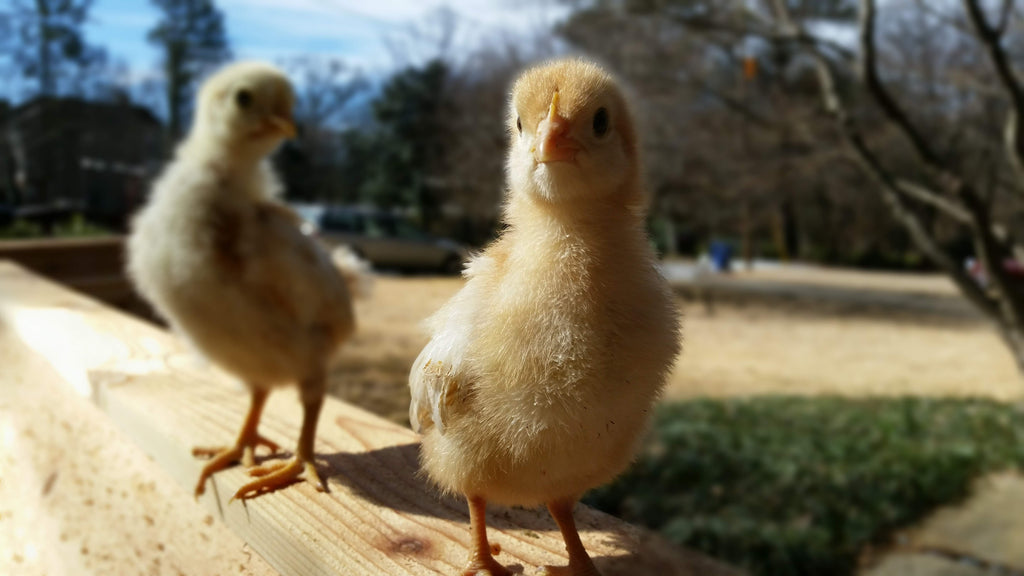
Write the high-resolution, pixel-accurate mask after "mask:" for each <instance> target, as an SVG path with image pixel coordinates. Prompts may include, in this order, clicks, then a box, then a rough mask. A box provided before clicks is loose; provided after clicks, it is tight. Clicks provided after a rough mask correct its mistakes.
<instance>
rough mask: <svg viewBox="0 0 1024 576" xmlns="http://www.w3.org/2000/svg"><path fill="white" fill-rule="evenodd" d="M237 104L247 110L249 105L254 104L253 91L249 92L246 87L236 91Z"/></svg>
mask: <svg viewBox="0 0 1024 576" xmlns="http://www.w3.org/2000/svg"><path fill="white" fill-rule="evenodd" d="M235 104H238V107H239V108H241V109H243V110H245V109H246V108H248V107H249V106H252V92H249V91H248V90H246V89H244V88H243V89H241V90H239V91H238V92H236V93H235Z"/></svg>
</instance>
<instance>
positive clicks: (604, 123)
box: [594, 108, 608, 138]
mask: <svg viewBox="0 0 1024 576" xmlns="http://www.w3.org/2000/svg"><path fill="white" fill-rule="evenodd" d="M607 133H608V110H607V109H606V108H598V109H597V112H594V135H595V136H597V137H598V138H600V137H601V136H604V135H605V134H607Z"/></svg>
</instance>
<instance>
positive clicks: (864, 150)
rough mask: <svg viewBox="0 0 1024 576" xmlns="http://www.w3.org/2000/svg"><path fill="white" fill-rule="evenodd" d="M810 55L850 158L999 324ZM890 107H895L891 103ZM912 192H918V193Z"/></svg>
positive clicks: (789, 22) (827, 68)
mask: <svg viewBox="0 0 1024 576" xmlns="http://www.w3.org/2000/svg"><path fill="white" fill-rule="evenodd" d="M865 2H866V3H868V4H871V6H870V7H871V8H873V3H871V2H870V0H865ZM772 4H773V6H774V9H775V13H776V15H777V17H778V18H779V19H780V21H782V23H783V25H784V26H786V27H787V28H790V29H796V28H797V24H796V23H795V22H794V21H793V19H792V17H791V16H790V13H789V9H788V7H787V6H786V2H785V0H772ZM863 6H864V4H862V7H863ZM870 23H871V22H870V20H868V19H866V18H865V17H864V15H863V13H862V16H861V26H862V28H861V37H862V41H863V39H864V38H865V33H864V28H865V24H870ZM866 37H867V39H868V41H869V42H868V43H869V44H870V43H872V41H873V38H872V37H871V36H870V34H868V35H867V36H866ZM811 53H812V55H813V56H814V59H815V66H816V70H817V76H818V85H819V87H820V89H821V95H822V98H823V100H824V104H825V109H826V110H827V111H828V112H829V113H830V114H832V115H833V116H834V117H835V118H836V120H837V122H838V124H839V127H840V130H841V132H842V134H843V137H844V138H845V140H846V142H847V144H848V145H849V146H850V148H851V149H852V151H853V153H854V158H855V159H856V160H857V161H858V163H859V164H860V165H861V166H862V167H863V168H864V169H865V171H866V172H867V173H868V174H869V175H870V176H871V177H872V178H874V179H875V181H876V182H877V183H878V185H879V189H880V190H881V191H882V198H883V200H885V202H886V203H887V204H888V205H889V207H890V209H891V210H892V212H893V214H894V215H895V216H896V218H897V219H899V220H900V222H901V223H902V224H903V226H904V227H905V228H906V229H907V231H908V232H909V233H910V236H911V238H912V239H913V240H914V244H915V245H917V247H918V248H919V249H920V250H921V251H922V252H924V253H925V254H926V255H927V256H928V257H929V258H930V259H931V260H932V261H933V262H935V263H936V264H937V265H939V266H940V267H942V268H943V269H944V270H945V271H946V273H947V274H948V275H949V276H950V278H951V279H952V280H953V282H954V283H955V284H956V285H957V287H958V288H959V289H960V291H961V292H962V293H963V294H964V296H965V297H967V298H968V299H969V300H970V301H971V302H973V303H974V304H975V305H976V306H977V307H978V308H979V309H980V310H982V311H983V312H984V313H985V314H986V315H988V316H989V317H990V318H992V319H993V320H996V321H997V322H998V321H1001V318H1000V314H999V306H998V304H997V303H996V302H995V301H994V300H993V299H992V298H991V297H990V296H989V295H988V294H986V293H985V292H984V291H983V290H982V289H981V287H980V286H978V284H977V283H976V282H975V281H974V279H973V278H972V277H971V276H970V274H968V273H967V272H966V271H965V270H964V269H963V268H962V267H961V266H960V265H959V263H958V262H955V261H954V260H953V259H952V258H950V257H949V255H948V254H946V252H945V251H943V250H942V248H941V247H940V246H939V245H938V244H937V243H936V242H935V239H934V238H933V237H932V236H931V234H929V233H928V230H927V229H926V227H925V225H924V223H923V222H922V221H921V218H920V217H919V216H918V214H917V213H916V212H915V211H914V210H913V209H912V208H911V207H910V206H909V205H908V204H907V202H906V198H905V197H904V193H905V191H904V190H903V189H902V187H901V186H900V184H899V182H898V180H897V179H896V178H895V177H894V176H893V175H892V174H891V173H890V172H889V171H888V170H887V169H886V168H885V166H884V165H883V164H882V163H881V161H880V160H879V159H878V157H877V156H876V155H875V154H874V152H873V151H872V150H871V148H870V147H869V146H868V145H867V143H866V142H865V140H864V137H863V135H861V133H860V132H859V131H858V130H857V127H856V126H855V125H854V123H853V119H852V118H851V117H850V115H849V113H848V112H847V110H846V107H845V106H844V105H843V102H842V99H841V98H840V97H839V91H838V89H837V87H836V82H835V74H834V72H833V71H832V67H831V65H830V63H829V61H828V59H827V58H825V56H824V55H823V54H822V53H821V52H820V51H817V50H811ZM872 58H873V56H872ZM893 104H895V103H894V102H893ZM897 110H898V107H897ZM904 117H905V115H904ZM915 133H916V132H915ZM924 150H929V148H928V146H927V145H925V147H924ZM926 154H927V153H926ZM916 191H917V192H920V191H921V190H916ZM931 196H932V195H931V194H929V195H928V197H931ZM932 200H934V198H932ZM932 205H934V202H932Z"/></svg>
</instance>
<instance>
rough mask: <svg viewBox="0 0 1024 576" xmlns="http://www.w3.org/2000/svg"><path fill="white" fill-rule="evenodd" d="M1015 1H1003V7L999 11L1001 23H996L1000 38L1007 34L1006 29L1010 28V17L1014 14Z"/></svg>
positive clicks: (996, 30)
mask: <svg viewBox="0 0 1024 576" xmlns="http://www.w3.org/2000/svg"><path fill="white" fill-rule="evenodd" d="M1013 5H1014V0H1003V5H1002V7H1001V8H1000V9H999V21H998V22H997V23H996V26H995V32H996V34H998V35H999V36H1002V35H1003V34H1006V29H1007V28H1008V27H1009V26H1010V16H1011V15H1012V14H1013Z"/></svg>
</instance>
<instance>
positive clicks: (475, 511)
mask: <svg viewBox="0 0 1024 576" xmlns="http://www.w3.org/2000/svg"><path fill="white" fill-rule="evenodd" d="M466 499H467V500H468V501H469V529H470V531H471V532H472V533H473V552H472V553H470V555H469V563H468V564H467V565H466V569H465V570H463V571H462V576H477V575H479V574H481V573H483V574H487V575H489V576H511V574H512V573H511V572H509V571H508V570H507V569H506V568H505V567H504V566H502V565H501V564H500V563H498V561H497V560H495V559H494V556H493V554H497V553H498V552H499V551H500V548H498V547H497V546H495V548H494V550H492V549H491V545H490V544H489V543H488V542H487V501H486V500H484V499H483V498H481V497H479V496H469V497H467V498H466Z"/></svg>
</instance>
